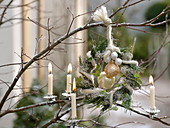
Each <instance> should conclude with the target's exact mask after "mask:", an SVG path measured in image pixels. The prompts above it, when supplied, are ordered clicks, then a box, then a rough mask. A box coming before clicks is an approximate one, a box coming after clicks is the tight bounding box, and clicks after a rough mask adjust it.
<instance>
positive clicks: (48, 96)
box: [43, 95, 57, 101]
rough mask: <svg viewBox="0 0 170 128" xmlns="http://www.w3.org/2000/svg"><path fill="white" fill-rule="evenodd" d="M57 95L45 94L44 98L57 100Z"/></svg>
mask: <svg viewBox="0 0 170 128" xmlns="http://www.w3.org/2000/svg"><path fill="white" fill-rule="evenodd" d="M56 97H57V96H55V95H47V96H44V97H43V98H44V99H47V100H48V101H56Z"/></svg>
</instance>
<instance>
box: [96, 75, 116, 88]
mask: <svg viewBox="0 0 170 128" xmlns="http://www.w3.org/2000/svg"><path fill="white" fill-rule="evenodd" d="M98 83H99V86H100V88H104V89H109V88H111V87H112V86H113V85H114V83H115V77H112V78H108V77H106V76H105V75H100V76H99V77H98Z"/></svg>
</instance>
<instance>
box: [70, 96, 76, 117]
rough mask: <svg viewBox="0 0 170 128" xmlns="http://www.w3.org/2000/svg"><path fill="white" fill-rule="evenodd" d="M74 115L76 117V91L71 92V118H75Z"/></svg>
mask: <svg viewBox="0 0 170 128" xmlns="http://www.w3.org/2000/svg"><path fill="white" fill-rule="evenodd" d="M76 117H77V108H76V93H71V118H72V119H75V118H76Z"/></svg>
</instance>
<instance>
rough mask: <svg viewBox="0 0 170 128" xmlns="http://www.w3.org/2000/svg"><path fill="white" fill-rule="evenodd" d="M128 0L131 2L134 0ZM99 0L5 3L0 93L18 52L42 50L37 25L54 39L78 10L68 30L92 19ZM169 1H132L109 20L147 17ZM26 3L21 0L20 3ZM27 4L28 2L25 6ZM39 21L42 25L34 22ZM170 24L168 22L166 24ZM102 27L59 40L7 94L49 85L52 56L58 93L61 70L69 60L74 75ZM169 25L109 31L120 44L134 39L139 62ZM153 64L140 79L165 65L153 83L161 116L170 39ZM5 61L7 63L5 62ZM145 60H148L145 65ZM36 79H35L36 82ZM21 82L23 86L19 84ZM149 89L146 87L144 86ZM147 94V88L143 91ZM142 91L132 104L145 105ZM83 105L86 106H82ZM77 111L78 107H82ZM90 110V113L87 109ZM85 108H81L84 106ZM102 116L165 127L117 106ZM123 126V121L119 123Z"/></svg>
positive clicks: (0, 127) (7, 127)
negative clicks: (115, 109) (47, 27)
mask: <svg viewBox="0 0 170 128" xmlns="http://www.w3.org/2000/svg"><path fill="white" fill-rule="evenodd" d="M135 1H136V0H131V1H130V2H129V3H132V2H135ZM9 2H10V0H1V3H0V6H1V8H2V9H1V10H0V13H1V14H2V11H3V7H4V6H5V5H7V4H8V3H9ZM103 2H104V1H103V0H97V1H96V0H83V1H81V0H62V1H61V0H49V1H47V0H39V1H38V0H35V1H33V0H15V1H13V3H12V5H11V7H10V8H9V9H7V12H6V14H5V19H10V21H9V22H6V23H4V24H2V25H1V26H0V35H1V37H0V58H1V59H0V65H1V67H0V79H1V83H0V98H1V97H2V96H3V94H4V92H5V91H6V89H7V86H6V85H5V84H4V82H3V81H5V82H7V83H11V81H12V80H13V79H14V77H15V75H16V73H17V72H18V71H19V68H20V66H19V65H17V64H18V63H21V52H22V50H23V53H25V54H26V55H27V56H23V57H22V60H23V62H27V61H28V60H30V58H31V57H33V56H34V55H36V54H37V53H39V52H40V51H42V50H43V49H44V48H45V47H46V46H47V45H48V43H49V40H48V39H49V35H48V31H47V30H45V29H44V28H43V27H40V26H41V25H44V26H49V28H51V27H53V28H52V32H50V43H53V42H54V41H55V39H58V38H59V37H61V36H62V35H63V34H65V33H67V31H68V29H69V26H70V23H71V21H72V19H73V17H74V16H77V15H81V14H83V15H82V16H79V17H78V18H76V19H75V20H74V22H73V25H72V27H71V28H70V30H73V29H75V28H78V27H80V26H82V25H85V24H87V23H88V22H91V18H90V17H91V15H92V13H87V14H84V13H86V12H91V11H93V10H94V9H95V8H96V7H98V6H100V5H101V4H103ZM124 2H125V0H110V2H108V3H106V4H105V6H106V7H107V9H108V14H111V12H112V11H115V10H117V9H118V8H119V7H120V6H121V5H122V4H123V3H124ZM167 4H168V0H150V1H146V2H141V3H140V4H137V5H135V6H132V7H130V8H127V9H126V10H125V12H124V15H121V13H120V14H117V15H116V16H115V17H113V19H112V20H113V22H115V23H117V22H118V23H119V22H125V23H126V22H127V23H142V22H144V21H146V20H149V19H151V18H153V17H154V16H156V15H157V14H159V13H160V12H161V11H162V10H163V8H165V7H166V6H167ZM23 5H25V6H23ZM27 5H29V6H27ZM164 19H165V18H164V17H162V19H161V18H160V19H159V20H158V21H157V22H160V21H163V20H164ZM37 24H41V25H37ZM168 29H169V27H168ZM105 31H106V30H105V28H101V27H98V28H91V29H89V30H87V31H82V32H79V33H77V34H75V35H73V36H71V37H70V38H68V39H67V40H66V41H64V42H62V43H61V44H59V45H58V46H57V47H56V48H55V49H54V50H53V51H52V54H50V55H48V56H47V57H45V58H44V59H43V60H41V61H38V62H37V63H35V64H34V65H32V66H31V67H30V68H29V70H27V71H26V72H25V73H24V75H23V76H22V79H21V80H20V81H19V82H18V83H17V87H16V88H15V90H14V91H13V92H12V94H11V96H14V95H19V94H20V93H21V92H22V91H24V92H29V91H30V88H31V87H32V85H37V84H40V85H42V86H43V87H44V86H46V85H47V73H48V72H47V65H48V62H49V61H51V62H52V64H53V72H54V83H55V90H58V92H57V91H56V92H55V93H57V95H58V96H59V95H60V94H61V92H62V91H64V88H65V75H66V69H67V66H68V64H69V63H72V65H73V73H74V75H75V76H78V74H79V73H78V65H79V62H78V60H79V57H80V56H81V57H82V58H84V57H85V56H86V52H87V51H88V50H90V46H91V44H92V43H93V42H94V41H96V42H97V41H100V40H105V39H106V36H105ZM166 31H168V30H167V29H166V27H165V25H164V26H163V25H162V26H159V27H152V28H151V27H120V28H114V29H113V36H114V38H115V39H116V43H117V45H118V46H120V47H129V48H131V47H132V46H133V42H134V40H135V39H136V43H135V46H134V52H133V53H134V59H135V60H138V61H139V62H140V63H142V62H143V61H144V60H146V59H147V58H148V56H150V55H151V54H152V53H153V52H154V51H155V50H156V49H158V48H159V47H160V46H161V44H162V42H163V41H165V42H169V41H170V36H169V34H168V36H167V37H165V34H166V33H165V32H166ZM155 59H156V64H155V65H153V64H152V65H150V66H148V67H147V68H146V69H145V72H144V73H143V74H142V77H143V84H144V85H146V84H148V77H149V75H150V74H153V75H154V76H155V77H158V76H159V75H160V74H161V73H162V71H164V70H165V67H167V70H166V71H165V72H164V74H163V75H161V78H160V79H158V80H157V81H156V82H155V85H156V95H157V101H156V104H157V106H158V108H159V109H160V110H161V112H160V116H164V115H168V113H169V115H170V110H169V107H168V106H169V104H170V101H169V96H170V94H169V89H168V88H169V82H170V68H169V65H170V45H169V44H168V45H166V46H165V47H163V48H162V49H161V51H160V53H159V55H158V56H157V58H155ZM10 64H16V65H13V66H11V65H10ZM3 65H6V66H3ZM145 66H146V65H145ZM35 81H38V83H36V82H35ZM21 88H22V90H21ZM142 89H143V90H144V91H146V92H148V91H149V90H148V87H147V86H146V87H145V86H144V87H143V88H142ZM146 94H147V93H146ZM146 94H142V93H141V92H140V91H137V92H135V93H134V94H133V98H134V104H141V105H142V106H143V107H148V106H149V103H148V100H149V97H148V96H147V95H146ZM18 99H19V96H18V97H17V98H14V99H13V100H12V101H11V100H9V101H8V102H7V103H6V105H5V107H11V106H13V105H14V106H15V103H16V102H17V101H18ZM86 107H87V106H86ZM83 110H84V109H83ZM80 111H81V110H80ZM96 111H97V112H99V110H95V111H93V112H92V111H88V112H90V113H89V114H87V113H88V112H85V113H86V115H84V114H85V113H84V114H83V116H84V117H85V118H87V117H89V115H90V116H91V115H93V113H94V115H93V116H97V114H96ZM91 112H92V113H91ZM82 113H83V112H82ZM15 119H16V116H15V115H14V114H8V115H7V116H4V117H3V118H1V119H0V128H12V127H13V126H14V125H13V120H15ZM101 121H103V122H105V123H107V124H109V125H113V126H114V124H115V125H116V124H119V123H123V122H128V121H137V122H138V121H139V122H141V123H142V124H138V123H137V124H135V125H134V124H132V125H130V126H129V125H127V128H128V127H131V128H133V127H134V128H136V127H139V128H140V127H141V128H142V127H145V128H153V127H154V128H160V127H166V126H164V125H162V124H160V123H159V122H155V121H151V120H150V119H147V118H144V117H141V116H139V115H136V114H134V113H131V112H129V111H125V110H123V109H119V110H118V111H113V112H112V111H111V112H108V113H107V114H106V115H105V116H104V117H103V118H102V120H101ZM122 127H123V128H125V127H126V126H122Z"/></svg>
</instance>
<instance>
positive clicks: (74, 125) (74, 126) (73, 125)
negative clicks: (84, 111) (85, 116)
mask: <svg viewBox="0 0 170 128" xmlns="http://www.w3.org/2000/svg"><path fill="white" fill-rule="evenodd" d="M68 122H69V124H70V126H69V128H83V127H79V126H77V122H79V120H76V119H71V120H69V121H68Z"/></svg>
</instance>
